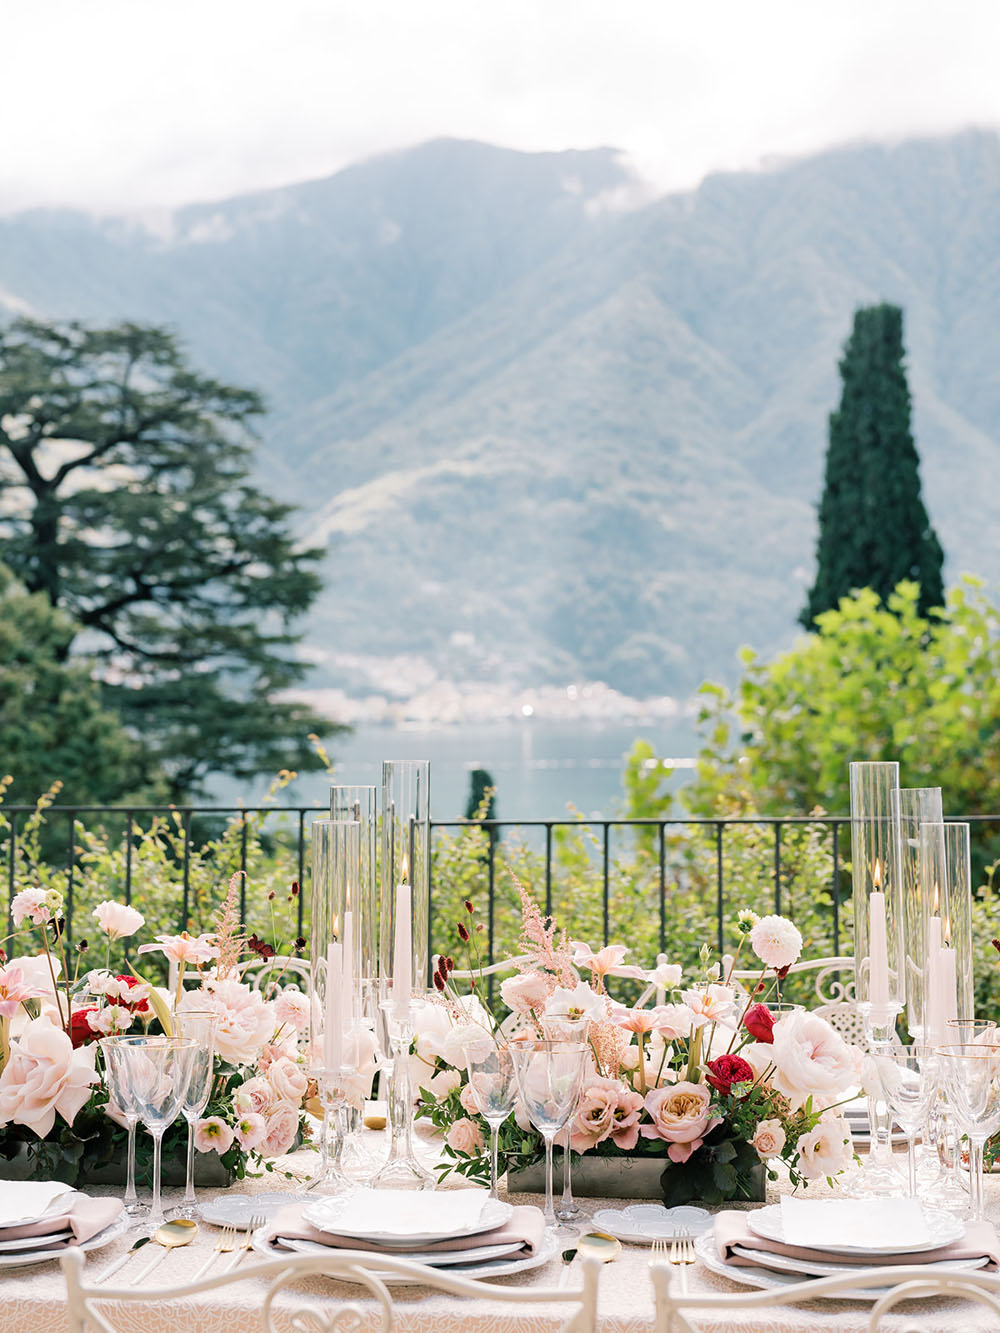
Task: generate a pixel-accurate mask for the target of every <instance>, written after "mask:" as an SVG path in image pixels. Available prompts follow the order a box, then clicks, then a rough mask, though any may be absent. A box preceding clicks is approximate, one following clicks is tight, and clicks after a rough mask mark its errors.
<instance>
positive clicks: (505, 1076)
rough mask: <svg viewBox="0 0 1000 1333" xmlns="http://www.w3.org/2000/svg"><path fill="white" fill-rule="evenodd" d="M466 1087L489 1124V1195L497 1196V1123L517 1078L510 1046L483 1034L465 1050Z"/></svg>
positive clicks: (514, 1090) (507, 1111) (506, 1113)
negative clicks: (467, 1078)
mask: <svg viewBox="0 0 1000 1333" xmlns="http://www.w3.org/2000/svg"><path fill="white" fill-rule="evenodd" d="M465 1067H466V1069H467V1071H468V1074H469V1091H470V1092H471V1094H472V1100H473V1101H474V1102H475V1103H476V1106H477V1107H478V1108H479V1114H480V1115H481V1116H482V1117H483V1119H484V1120H485V1121H486V1123H487V1124H488V1125H489V1127H490V1197H491V1198H493V1199H495V1198H496V1197H497V1146H498V1144H499V1142H500V1126H501V1125H502V1124H503V1122H504V1121H505V1120H506V1119H507V1117H508V1116H509V1115H510V1113H511V1110H512V1109H513V1106H514V1098H515V1095H516V1093H517V1079H516V1076H515V1074H514V1061H513V1060H512V1058H511V1054H510V1048H509V1047H508V1046H506V1045H505V1044H503V1043H502V1042H499V1043H498V1042H497V1041H496V1040H495V1039H494V1038H493V1037H491V1036H486V1037H485V1038H484V1041H483V1043H482V1044H481V1045H470V1046H468V1047H467V1048H466V1052H465Z"/></svg>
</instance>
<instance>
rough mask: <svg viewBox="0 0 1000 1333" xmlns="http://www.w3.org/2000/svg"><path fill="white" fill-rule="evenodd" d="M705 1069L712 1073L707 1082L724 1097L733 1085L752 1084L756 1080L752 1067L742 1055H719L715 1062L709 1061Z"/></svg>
mask: <svg viewBox="0 0 1000 1333" xmlns="http://www.w3.org/2000/svg"><path fill="white" fill-rule="evenodd" d="M705 1068H706V1069H710V1070H711V1071H712V1072H711V1073H710V1074H709V1076H708V1082H709V1083H710V1084H711V1085H712V1087H713V1088H715V1089H716V1090H717V1091H718V1092H721V1093H722V1094H723V1095H724V1096H725V1094H726V1093H728V1092H729V1090H730V1089H731V1088H732V1086H733V1084H734V1083H752V1082H753V1081H754V1079H755V1078H756V1075H755V1074H754V1072H753V1069H752V1067H751V1066H750V1065H748V1064H747V1062H746V1060H744V1059H743V1056H742V1055H720V1056H719V1057H718V1058H717V1059H715V1060H709V1062H708V1064H707V1065H706V1066H705Z"/></svg>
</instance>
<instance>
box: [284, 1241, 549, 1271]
mask: <svg viewBox="0 0 1000 1333" xmlns="http://www.w3.org/2000/svg"><path fill="white" fill-rule="evenodd" d="M274 1248H275V1250H282V1249H286V1250H296V1251H297V1252H298V1253H299V1254H329V1253H330V1252H331V1250H334V1249H336V1248H338V1247H336V1246H331V1245H323V1244H322V1243H321V1242H320V1241H318V1240H305V1239H302V1238H296V1239H292V1238H289V1239H288V1240H286V1241H284V1242H283V1244H282V1245H276V1246H275V1247H274ZM523 1248H524V1247H523V1245H522V1243H521V1241H519V1240H510V1241H507V1242H506V1243H505V1244H503V1245H477V1246H476V1247H475V1249H472V1250H421V1251H420V1252H419V1253H417V1254H411V1253H410V1251H409V1250H407V1252H406V1254H405V1255H402V1254H401V1255H400V1256H399V1257H400V1258H401V1259H403V1258H405V1259H409V1260H411V1261H412V1262H413V1263H415V1264H426V1265H427V1266H428V1268H454V1267H455V1265H456V1264H485V1263H489V1262H491V1261H492V1260H493V1259H509V1258H510V1257H511V1255H513V1254H516V1252H517V1251H518V1250H520V1249H523Z"/></svg>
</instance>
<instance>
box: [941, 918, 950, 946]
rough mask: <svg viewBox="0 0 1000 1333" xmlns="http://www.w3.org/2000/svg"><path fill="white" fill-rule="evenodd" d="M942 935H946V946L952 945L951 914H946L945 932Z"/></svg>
mask: <svg viewBox="0 0 1000 1333" xmlns="http://www.w3.org/2000/svg"><path fill="white" fill-rule="evenodd" d="M942 934H943V935H944V942H945V944H950V943H951V915H950V913H946V914H945V918H944V930H943V932H942Z"/></svg>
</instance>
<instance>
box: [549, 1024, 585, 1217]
mask: <svg viewBox="0 0 1000 1333" xmlns="http://www.w3.org/2000/svg"><path fill="white" fill-rule="evenodd" d="M541 1027H542V1036H543V1037H544V1038H545V1040H546V1041H579V1042H583V1043H586V1042H587V1040H588V1038H589V1036H590V1019H589V1018H588V1017H587V1016H586V1014H580V1013H552V1014H545V1015H543V1017H542V1019H541ZM570 1138H571V1134H570V1126H569V1125H567V1127H566V1142H565V1143H564V1144H563V1157H562V1160H563V1192H562V1198H561V1199H560V1200H559V1207H558V1208H557V1209H556V1217H558V1219H559V1221H560V1222H573V1221H578V1220H580V1219H581V1217H582V1216H583V1212H584V1210H583V1209H582V1208H581V1207H580V1205H579V1204H578V1203H577V1202H576V1200H575V1199H574V1198H573V1152H572V1149H571V1147H570Z"/></svg>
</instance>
